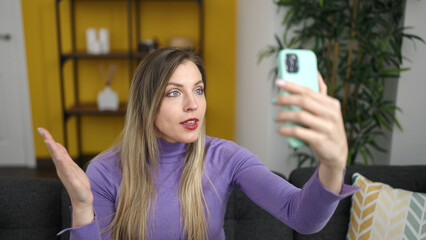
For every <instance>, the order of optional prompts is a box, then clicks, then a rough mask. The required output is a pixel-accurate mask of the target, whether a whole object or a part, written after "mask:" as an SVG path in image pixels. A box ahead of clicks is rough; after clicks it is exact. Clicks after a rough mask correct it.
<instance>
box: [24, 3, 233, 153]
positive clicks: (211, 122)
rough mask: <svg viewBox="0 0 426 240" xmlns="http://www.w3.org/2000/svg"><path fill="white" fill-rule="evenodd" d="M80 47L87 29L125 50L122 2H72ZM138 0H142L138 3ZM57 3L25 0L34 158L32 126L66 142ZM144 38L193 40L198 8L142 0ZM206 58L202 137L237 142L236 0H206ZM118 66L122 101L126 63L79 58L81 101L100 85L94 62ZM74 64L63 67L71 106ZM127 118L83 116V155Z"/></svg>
mask: <svg viewBox="0 0 426 240" xmlns="http://www.w3.org/2000/svg"><path fill="white" fill-rule="evenodd" d="M76 2H77V5H76V17H77V26H78V27H77V28H76V32H77V49H78V50H84V49H85V37H84V31H85V29H86V28H88V27H96V28H100V27H107V28H109V29H110V38H111V50H124V49H127V48H128V38H127V27H126V24H127V21H126V19H127V15H126V5H125V1H103V2H101V1H80V2H79V1H76ZM141 2H142V1H141ZM54 3H55V1H54V0H37V1H33V0H22V12H23V20H24V31H25V32H24V34H25V38H26V52H27V65H28V78H29V85H30V94H31V104H32V114H33V125H34V135H35V141H34V142H35V148H36V155H37V157H40V158H43V157H47V156H48V152H47V149H46V147H45V146H44V143H43V141H42V140H41V137H39V136H38V133H37V132H36V127H39V126H42V127H45V128H47V129H49V130H50V131H51V133H52V134H53V136H54V137H55V138H56V139H57V141H59V142H63V134H62V126H63V125H62V113H61V95H60V84H59V61H58V59H59V58H58V42H57V37H56V19H55V4H54ZM142 4H144V5H143V7H142V8H141V15H142V17H141V22H142V24H141V28H142V29H143V31H141V38H152V37H157V38H158V40H159V42H160V44H161V45H165V44H166V43H167V41H168V39H169V37H170V36H173V35H185V36H189V37H191V38H193V39H194V40H195V42H198V21H197V16H198V15H197V9H196V7H197V5H196V4H195V3H193V2H184V1H182V2H173V1H168V2H161V3H158V2H143V3H142ZM203 4H204V11H205V13H204V17H205V25H204V26H205V35H204V55H203V59H204V63H205V66H206V69H207V79H208V86H207V91H208V92H207V104H208V106H207V114H206V121H207V134H208V135H210V136H215V137H220V138H226V139H230V140H234V119H235V116H234V108H235V97H234V92H235V34H236V32H235V30H236V9H235V6H236V2H235V0H232V1H229V0H205V1H203ZM61 14H62V15H63V18H62V19H61V26H62V28H63V31H62V34H63V35H64V39H63V41H62V44H63V48H64V49H65V51H66V50H68V49H70V40H69V36H70V33H69V27H67V26H69V20H68V19H69V2H68V1H66V0H63V1H62V2H61ZM111 63H114V64H116V65H117V66H118V70H117V72H116V76H115V78H114V80H113V82H112V88H113V89H114V90H116V91H117V92H118V94H119V98H120V101H126V100H127V92H128V87H129V81H130V80H129V79H130V73H129V69H128V62H126V60H80V61H79V69H80V70H79V72H78V74H79V77H80V78H81V81H80V99H81V100H82V101H92V102H93V101H95V99H96V94H97V93H98V91H100V90H102V88H103V86H104V85H103V82H102V78H101V77H100V71H99V65H100V64H104V65H105V66H108V65H109V64H111ZM72 64H73V63H72V61H68V62H67V63H66V64H65V66H64V70H65V71H64V72H65V81H66V84H65V85H66V88H67V89H69V90H67V92H66V94H65V95H66V103H67V105H68V106H69V105H72V103H73V102H74V98H73V96H72V91H71V90H72V88H73V87H72V84H71V79H72ZM123 119H124V117H111V116H109V117H101V118H99V117H83V119H82V131H83V141H82V147H83V151H84V152H85V153H97V152H100V151H102V150H105V149H106V148H108V147H109V146H110V145H111V144H112V142H113V140H114V139H115V137H116V136H117V135H118V134H119V133H120V131H121V129H122V127H123ZM68 129H69V151H70V152H71V153H72V155H75V153H76V136H75V119H73V118H71V119H70V121H68Z"/></svg>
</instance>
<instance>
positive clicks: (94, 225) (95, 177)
mask: <svg viewBox="0 0 426 240" xmlns="http://www.w3.org/2000/svg"><path fill="white" fill-rule="evenodd" d="M86 174H87V176H88V178H89V180H90V187H91V190H92V193H93V208H94V211H95V219H94V220H93V221H92V222H91V223H89V224H86V225H84V226H81V227H75V228H67V229H64V230H62V231H61V232H59V233H58V235H60V234H62V233H63V232H66V231H69V232H70V240H83V239H85V240H86V239H91V240H101V239H102V240H109V239H110V238H111V236H110V235H111V231H110V230H107V231H106V228H107V227H108V226H109V224H110V223H111V222H112V220H113V218H114V214H115V211H116V209H115V199H116V196H115V190H114V187H113V186H114V184H113V182H112V179H113V178H112V177H111V176H110V174H109V172H108V171H107V169H105V168H103V166H102V165H100V164H97V163H95V164H90V165H89V167H88V168H87V171H86ZM71 211H72V208H71Z"/></svg>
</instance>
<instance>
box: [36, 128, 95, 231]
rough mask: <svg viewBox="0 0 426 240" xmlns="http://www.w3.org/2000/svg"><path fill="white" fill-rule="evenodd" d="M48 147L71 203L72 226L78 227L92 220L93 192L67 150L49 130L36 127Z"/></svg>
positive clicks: (84, 175)
mask: <svg viewBox="0 0 426 240" xmlns="http://www.w3.org/2000/svg"><path fill="white" fill-rule="evenodd" d="M37 130H38V131H39V133H40V135H41V136H42V137H43V139H44V142H45V143H46V145H47V148H48V149H49V153H50V156H51V158H52V160H53V163H54V164H55V167H56V172H57V174H58V176H59V178H60V180H61V182H62V184H63V185H64V186H65V189H66V190H67V192H68V195H69V196H70V199H71V204H72V207H73V209H72V226H73V227H79V226H83V225H86V224H88V223H90V222H92V221H93V220H94V217H95V215H94V211H93V194H92V192H91V189H90V182H89V179H88V178H87V176H86V174H85V172H84V171H83V170H82V169H81V168H80V167H79V166H78V165H77V164H76V163H75V162H74V161H73V160H72V159H71V157H70V155H69V154H68V152H67V150H66V149H65V148H64V147H63V146H62V145H61V144H59V143H57V142H56V141H55V139H53V137H52V135H50V133H49V131H47V130H46V129H44V128H38V129H37Z"/></svg>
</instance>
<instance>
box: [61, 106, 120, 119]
mask: <svg viewBox="0 0 426 240" xmlns="http://www.w3.org/2000/svg"><path fill="white" fill-rule="evenodd" d="M126 108H127V104H126V103H120V105H119V107H118V110H117V111H100V110H99V109H98V106H97V104H96V103H81V104H79V105H75V106H72V107H70V108H67V109H66V110H65V113H66V114H69V115H103V116H106V115H125V114H126Z"/></svg>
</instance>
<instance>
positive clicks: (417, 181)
mask: <svg viewBox="0 0 426 240" xmlns="http://www.w3.org/2000/svg"><path fill="white" fill-rule="evenodd" d="M314 171H315V168H314V167H310V168H299V169H296V170H294V171H293V172H292V173H291V174H290V177H289V181H290V183H292V184H293V185H295V186H297V187H302V186H303V185H304V184H305V183H306V181H307V180H308V179H309V178H310V177H311V176H312V174H313V173H314ZM355 172H359V173H361V174H362V175H364V176H365V177H367V178H369V179H371V180H372V181H380V182H384V183H387V184H389V185H391V186H392V187H395V188H403V189H406V190H409V191H415V192H426V165H419V166H389V165H370V166H364V165H361V166H348V167H347V168H346V175H345V179H344V182H345V183H346V184H352V179H351V177H352V174H353V173H355ZM350 208H351V198H349V197H348V198H345V199H343V200H342V201H340V203H339V205H338V206H337V209H336V211H335V212H334V214H333V216H332V217H331V219H330V221H329V222H328V223H327V224H326V226H325V227H324V228H323V229H322V230H321V231H320V232H318V233H315V234H310V235H303V234H299V233H297V232H295V233H294V239H329V240H333V239H336V240H340V239H345V238H346V234H347V232H348V226H349V217H350Z"/></svg>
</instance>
